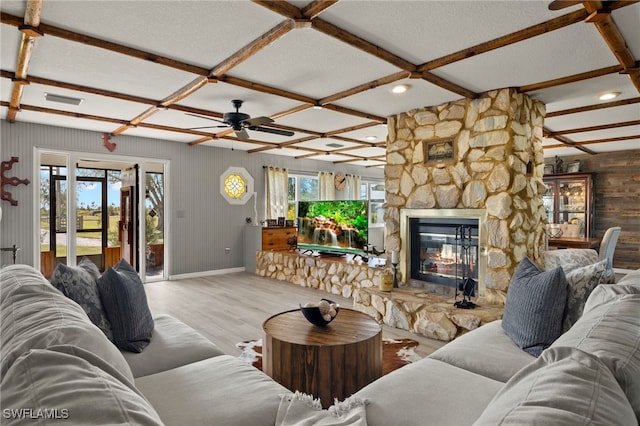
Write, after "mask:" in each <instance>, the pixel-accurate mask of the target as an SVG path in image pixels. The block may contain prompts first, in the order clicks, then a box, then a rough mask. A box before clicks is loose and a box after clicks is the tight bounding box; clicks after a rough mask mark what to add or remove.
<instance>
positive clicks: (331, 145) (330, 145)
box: [327, 142, 344, 148]
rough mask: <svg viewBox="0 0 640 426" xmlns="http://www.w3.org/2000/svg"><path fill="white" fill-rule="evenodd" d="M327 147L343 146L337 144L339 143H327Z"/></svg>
mask: <svg viewBox="0 0 640 426" xmlns="http://www.w3.org/2000/svg"><path fill="white" fill-rule="evenodd" d="M327 146H328V147H329V148H342V147H343V146H344V145H341V144H339V143H335V142H332V143H328V144H327Z"/></svg>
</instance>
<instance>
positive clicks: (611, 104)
mask: <svg viewBox="0 0 640 426" xmlns="http://www.w3.org/2000/svg"><path fill="white" fill-rule="evenodd" d="M637 103H640V98H631V99H623V100H620V101H613V102H605V103H603V104H596V105H588V106H583V107H577V108H570V109H565V110H561V111H553V112H548V113H547V114H546V115H545V118H550V117H559V116H562V115H569V114H576V113H580V112H586V111H596V110H599V109H605V108H615V107H619V106H625V105H633V104H637Z"/></svg>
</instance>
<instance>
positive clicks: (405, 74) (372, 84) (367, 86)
mask: <svg viewBox="0 0 640 426" xmlns="http://www.w3.org/2000/svg"><path fill="white" fill-rule="evenodd" d="M410 76H411V73H410V72H409V71H399V72H397V73H394V74H390V75H388V76H385V77H382V78H378V79H376V80H373V81H369V82H367V83H363V84H360V85H358V86H355V87H352V88H351V89H347V90H343V91H342V92H338V93H335V94H333V95H330V96H327V97H325V98H322V99H320V100H319V101H318V103H319V104H320V105H324V104H328V103H330V102H335V101H337V100H340V99H344V98H347V97H349V96H353V95H356V94H358V93H362V92H366V91H367V90H371V89H375V88H376V87H379V86H384V85H385V84H389V83H393V82H395V81H398V80H402V79H405V78H409V77H410Z"/></svg>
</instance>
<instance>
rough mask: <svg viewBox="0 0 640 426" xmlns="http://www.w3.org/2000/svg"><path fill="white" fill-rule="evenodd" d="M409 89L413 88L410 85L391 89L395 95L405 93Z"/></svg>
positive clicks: (400, 85) (398, 85) (401, 85)
mask: <svg viewBox="0 0 640 426" xmlns="http://www.w3.org/2000/svg"><path fill="white" fill-rule="evenodd" d="M409 87H411V86H409V85H408V84H397V85H395V86H393V87H392V88H391V92H392V93H395V94H399V93H404V92H406V91H407V90H409Z"/></svg>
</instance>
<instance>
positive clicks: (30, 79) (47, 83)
mask: <svg viewBox="0 0 640 426" xmlns="http://www.w3.org/2000/svg"><path fill="white" fill-rule="evenodd" d="M0 77H3V78H8V79H11V80H15V79H16V75H15V73H13V72H11V71H6V70H1V71H0ZM25 81H26V82H27V83H28V84H31V83H33V84H42V85H45V86H52V87H60V88H62V89H69V90H75V91H78V92H84V93H90V94H93V95H100V96H105V97H108V98H114V99H121V100H123V101H129V102H136V103H141V104H148V105H158V104H159V102H158V101H157V100H155V99H149V98H143V97H140V96H133V95H127V94H124V93H118V92H112V91H110V90H103V89H96V88H94V87H89V86H81V85H79V84H73V83H65V82H62V81H57V80H51V79H48V78H42V77H37V76H34V75H29V76H28V77H27V78H26V79H25Z"/></svg>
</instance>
